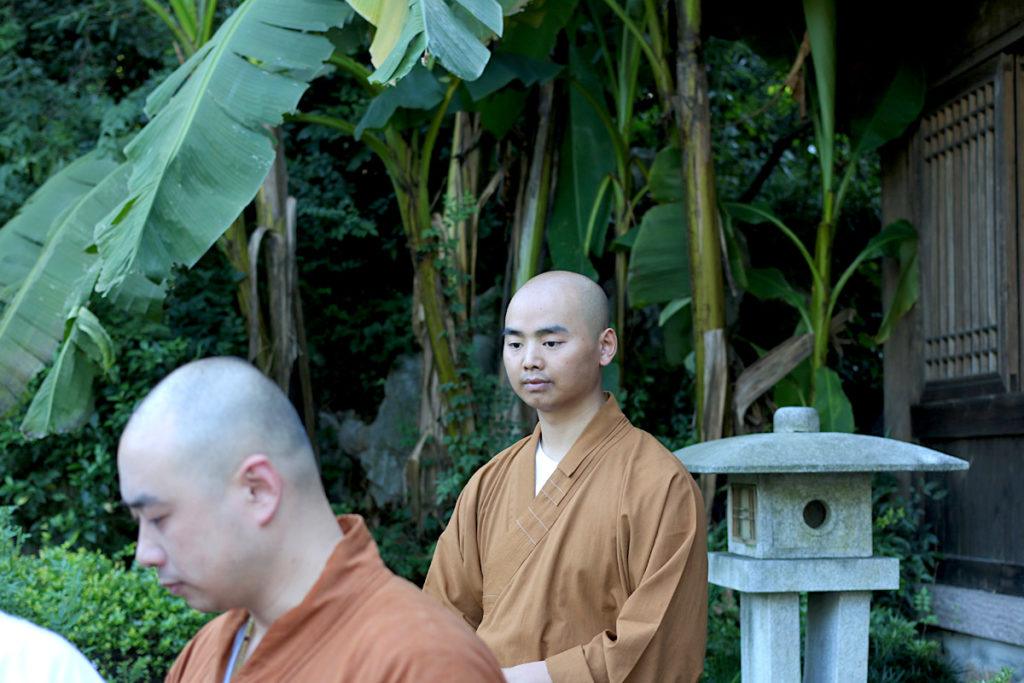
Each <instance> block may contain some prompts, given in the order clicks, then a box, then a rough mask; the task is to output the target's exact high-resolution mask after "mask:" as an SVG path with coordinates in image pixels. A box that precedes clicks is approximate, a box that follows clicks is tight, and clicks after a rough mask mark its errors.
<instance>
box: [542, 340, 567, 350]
mask: <svg viewBox="0 0 1024 683" xmlns="http://www.w3.org/2000/svg"><path fill="white" fill-rule="evenodd" d="M564 343H565V342H562V341H553V340H549V341H546V342H544V346H546V347H548V348H549V349H557V348H558V347H559V346H561V345H562V344H564Z"/></svg>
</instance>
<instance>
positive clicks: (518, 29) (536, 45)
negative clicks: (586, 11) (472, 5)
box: [501, 0, 579, 59]
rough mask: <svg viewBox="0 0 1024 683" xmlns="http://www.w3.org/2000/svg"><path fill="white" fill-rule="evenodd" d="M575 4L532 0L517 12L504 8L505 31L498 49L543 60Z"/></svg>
mask: <svg viewBox="0 0 1024 683" xmlns="http://www.w3.org/2000/svg"><path fill="white" fill-rule="evenodd" d="M521 4H522V3H521ZM578 4H579V0H532V2H529V3H528V4H527V6H526V8H525V9H523V10H522V11H521V12H515V11H514V10H515V8H514V7H512V8H509V7H507V6H506V7H505V16H507V17H508V19H507V20H506V21H507V23H508V30H507V31H506V32H505V35H504V37H503V38H502V39H501V45H502V48H503V49H505V50H509V51H511V52H516V53H519V54H523V55H528V56H530V57H533V58H534V59H547V58H548V57H549V56H550V55H551V50H552V49H553V48H554V46H555V41H556V40H557V38H558V34H559V33H560V32H561V30H562V29H563V28H565V25H566V24H567V23H568V22H569V19H570V18H572V16H573V12H574V11H575V10H576V6H577V5H578ZM503 6H504V4H503Z"/></svg>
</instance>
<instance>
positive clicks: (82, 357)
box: [21, 306, 114, 438]
mask: <svg viewBox="0 0 1024 683" xmlns="http://www.w3.org/2000/svg"><path fill="white" fill-rule="evenodd" d="M113 363H114V343H113V341H111V339H110V335H108V334H107V332H106V330H104V329H103V325H101V324H100V321H99V320H97V319H96V316H95V315H93V314H92V312H91V311H90V310H89V309H88V308H85V307H84V306H82V307H79V308H77V309H75V310H74V311H73V312H72V314H71V315H70V316H69V318H68V332H67V335H66V336H65V339H64V344H63V345H62V346H61V349H60V352H59V353H58V354H57V359H56V360H55V361H54V363H53V367H51V368H50V371H49V372H48V373H47V375H46V379H44V380H43V383H42V385H41V386H40V387H39V391H37V392H36V395H35V397H33V399H32V403H31V405H29V407H28V412H26V413H25V419H24V420H22V423H21V431H22V432H24V433H25V435H26V436H28V437H29V438H40V437H43V436H46V435H47V434H60V433H63V432H68V431H71V430H73V429H77V428H78V427H80V426H82V424H83V423H84V422H85V421H86V420H87V419H88V418H89V416H90V415H91V414H92V407H93V391H92V382H93V379H94V378H95V377H96V375H97V374H98V373H99V372H100V371H103V372H106V371H107V370H109V369H110V367H111V366H112V365H113Z"/></svg>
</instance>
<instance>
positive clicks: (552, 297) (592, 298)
mask: <svg viewBox="0 0 1024 683" xmlns="http://www.w3.org/2000/svg"><path fill="white" fill-rule="evenodd" d="M541 302H544V303H547V302H551V303H556V304H559V305H562V306H565V307H568V308H571V309H572V311H573V313H574V314H576V315H578V316H579V318H580V320H581V321H582V322H583V324H584V325H585V326H586V329H587V330H588V332H590V333H591V334H593V335H594V336H595V337H596V336H597V335H599V334H601V332H603V331H604V330H605V329H607V328H608V325H609V312H608V298H607V297H606V296H605V294H604V290H602V289H601V287H600V285H598V284H597V283H596V282H594V281H593V280H591V279H590V278H588V277H586V276H584V275H580V274H579V273H571V272H569V271H566V270H552V271H549V272H547V273H541V274H540V275H537V276H536V277H534V278H531V279H530V280H528V281H527V282H526V284H524V285H523V286H522V287H520V288H519V290H518V291H517V292H516V293H515V296H513V297H512V300H511V301H510V302H509V310H512V308H513V306H537V305H538V303H541Z"/></svg>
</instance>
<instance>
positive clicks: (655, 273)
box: [626, 202, 691, 308]
mask: <svg viewBox="0 0 1024 683" xmlns="http://www.w3.org/2000/svg"><path fill="white" fill-rule="evenodd" d="M626 283H627V290H628V292H629V300H630V302H631V304H632V305H633V306H635V307H637V308H639V307H642V306H647V305H649V304H660V303H667V302H669V301H673V300H675V299H684V298H686V297H689V296H691V291H690V247H689V237H688V234H687V230H686V216H685V213H684V211H683V205H682V203H679V202H676V203H674V204H660V205H658V206H653V207H651V208H650V209H648V210H647V213H645V214H644V217H643V219H642V220H641V221H640V232H638V233H637V236H636V242H634V243H633V249H632V252H631V256H630V259H629V274H628V277H627V280H626Z"/></svg>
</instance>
